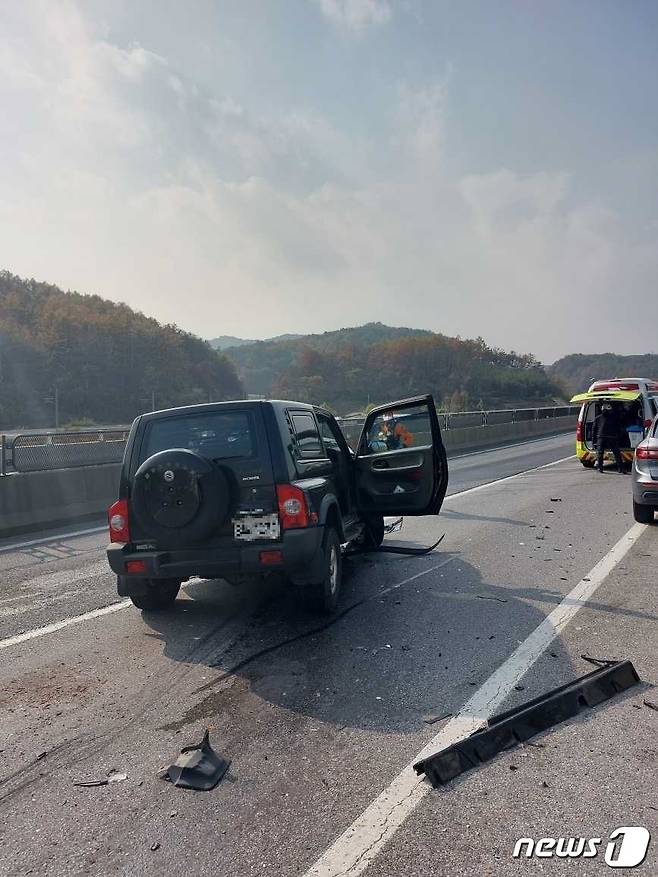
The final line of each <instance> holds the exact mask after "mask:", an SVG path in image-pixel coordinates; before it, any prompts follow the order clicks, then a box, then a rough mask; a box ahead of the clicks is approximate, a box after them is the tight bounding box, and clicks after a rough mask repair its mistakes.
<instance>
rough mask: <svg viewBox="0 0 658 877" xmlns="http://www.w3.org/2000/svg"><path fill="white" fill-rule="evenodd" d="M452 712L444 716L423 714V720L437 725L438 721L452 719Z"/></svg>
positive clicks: (427, 723) (428, 723)
mask: <svg viewBox="0 0 658 877" xmlns="http://www.w3.org/2000/svg"><path fill="white" fill-rule="evenodd" d="M451 718H452V713H444V714H443V715H442V716H434V715H427V716H423V721H424V722H425V724H426V725H435V724H436V723H437V722H442V721H443V720H444V719H451Z"/></svg>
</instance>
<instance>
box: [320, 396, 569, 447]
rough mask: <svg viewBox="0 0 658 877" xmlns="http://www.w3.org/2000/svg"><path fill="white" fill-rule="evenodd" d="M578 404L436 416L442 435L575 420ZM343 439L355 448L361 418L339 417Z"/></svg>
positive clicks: (462, 412)
mask: <svg viewBox="0 0 658 877" xmlns="http://www.w3.org/2000/svg"><path fill="white" fill-rule="evenodd" d="M579 411H580V405H556V406H552V407H543V408H505V409H494V410H491V411H455V412H452V413H448V412H440V413H439V426H440V427H441V431H442V432H449V431H450V430H451V429H477V428H486V427H487V426H495V425H497V424H504V423H521V422H527V421H538V420H542V421H543V420H551V419H555V418H557V417H569V416H573V417H574V418H576V417H577V416H578V412H579ZM336 419H337V420H338V423H339V424H340V427H341V429H342V430H343V433H344V434H345V438H346V439H347V442H348V444H349V445H350V446H351V447H356V444H357V442H358V441H359V437H360V435H361V429H362V427H363V417H338V418H336Z"/></svg>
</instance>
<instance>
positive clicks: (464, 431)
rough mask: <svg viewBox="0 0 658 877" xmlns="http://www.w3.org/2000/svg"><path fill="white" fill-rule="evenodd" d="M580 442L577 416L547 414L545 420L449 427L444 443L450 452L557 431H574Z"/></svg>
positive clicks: (492, 445) (550, 433)
mask: <svg viewBox="0 0 658 877" xmlns="http://www.w3.org/2000/svg"><path fill="white" fill-rule="evenodd" d="M571 431H573V434H574V448H575V442H576V419H575V418H574V417H573V416H572V415H569V416H568V417H547V418H546V419H544V420H522V421H520V422H519V423H497V424H494V425H493V426H468V427H459V428H458V429H446V430H444V432H443V443H444V444H445V446H446V450H447V452H448V456H450V452H451V451H468V450H478V449H481V448H491V447H495V446H496V445H500V444H505V443H506V442H514V441H523V439H527V438H533V437H535V436H542V435H557V434H559V433H564V432H567V433H568V432H571Z"/></svg>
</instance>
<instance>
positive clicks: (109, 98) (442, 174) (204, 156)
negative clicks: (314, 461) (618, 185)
mask: <svg viewBox="0 0 658 877" xmlns="http://www.w3.org/2000/svg"><path fill="white" fill-rule="evenodd" d="M343 6H345V8H346V6H347V4H340V8H343ZM365 7H368V8H369V5H368V4H365V6H362V7H361V8H362V9H363V8H365ZM57 8H58V10H59V11H58V12H57V14H56V15H54V16H53V13H52V12H51V11H50V10H51V9H52V7H50V6H46V7H44V8H43V9H42V10H41V12H38V10H37V13H38V14H37V13H35V12H34V11H33V12H32V14H30V13H28V12H25V16H24V18H23V19H21V20H20V21H18V22H17V21H16V20H15V21H14V22H13V25H12V28H11V30H10V32H11V34H12V36H11V37H6V38H5V39H4V40H0V49H1V54H0V59H4V60H0V64H2V65H3V66H2V70H3V74H4V75H3V76H2V77H0V91H1V92H2V93H3V100H6V102H7V105H8V106H10V107H11V112H10V113H9V114H8V115H7V118H8V120H9V124H10V126H11V131H12V137H11V138H10V140H7V139H5V140H4V143H3V144H0V149H2V150H3V157H4V158H3V161H2V162H0V184H1V185H2V191H3V198H2V200H1V201H0V266H3V267H7V268H9V269H10V270H14V271H16V272H17V273H20V274H23V275H28V276H36V277H39V278H41V279H45V280H49V281H51V282H55V283H59V284H61V285H63V286H64V287H72V288H78V289H80V290H82V291H89V292H97V293H100V294H102V295H107V296H109V297H111V298H113V299H115V300H125V301H128V302H129V303H130V304H131V305H133V306H135V307H137V308H139V309H141V310H144V311H145V312H147V313H152V314H153V315H155V316H157V317H158V318H159V319H163V320H165V321H173V322H177V323H179V324H181V325H182V326H184V327H186V328H190V329H192V330H194V331H197V332H199V333H200V334H203V335H205V336H213V335H218V334H237V335H246V336H248V337H253V336H267V335H274V334H278V333H281V332H286V331H323V330H325V329H330V328H336V327H338V326H341V325H349V324H356V323H359V322H365V321H366V320H383V321H387V322H392V323H397V324H405V325H410V324H411V325H416V326H424V327H430V328H434V329H437V330H439V331H443V332H446V333H448V334H461V335H462V336H471V337H474V336H477V335H483V336H484V337H485V338H487V340H489V341H490V342H491V343H495V344H500V345H503V346H508V347H515V348H517V349H522V350H529V351H533V352H536V353H537V354H539V355H540V356H542V357H545V358H547V359H550V358H552V357H553V356H556V355H559V354H560V353H564V352H570V351H574V350H579V349H585V350H588V349H589V350H594V349H599V348H600V347H602V346H603V347H609V348H615V349H621V350H624V349H625V350H633V349H635V346H636V343H637V326H636V325H630V322H629V324H628V325H626V324H623V325H622V324H620V323H619V322H618V321H617V322H616V323H615V321H614V320H613V319H611V315H612V316H613V317H614V310H615V308H617V309H620V307H621V305H620V304H619V298H618V297H619V294H620V292H619V291H620V290H624V291H632V290H641V289H646V290H651V289H652V288H653V287H652V284H653V278H654V277H655V275H656V273H657V272H658V246H656V245H657V244H658V228H653V230H650V231H648V232H647V233H646V235H645V238H644V239H642V240H639V239H638V240H629V239H627V237H626V235H625V234H624V230H623V223H622V222H621V220H620V218H619V217H618V216H617V215H616V214H615V213H614V212H613V211H611V210H610V209H609V208H607V207H606V206H605V205H602V204H597V203H578V202H577V201H576V200H575V198H574V195H573V185H572V180H571V178H570V176H569V175H568V174H566V173H563V172H544V171H538V172H535V173H526V174H519V173H516V172H515V171H513V170H511V169H496V170H492V171H489V172H486V173H478V174H468V175H464V176H462V177H461V178H459V177H457V178H455V177H453V176H451V175H450V174H448V173H447V171H446V169H445V160H444V157H443V150H444V148H445V147H444V143H445V141H446V139H447V138H446V132H445V113H444V106H445V102H446V91H447V89H448V85H447V83H446V82H445V81H443V82H442V81H437V82H435V83H425V84H424V85H423V86H422V87H420V88H411V87H408V86H407V87H401V88H400V89H399V92H398V94H397V96H396V97H395V99H394V100H393V102H392V106H391V107H390V108H389V119H388V129H387V130H385V131H383V133H382V132H380V133H378V134H377V137H376V139H374V138H373V139H372V140H369V139H368V138H367V137H366V136H365V135H359V136H357V135H355V134H354V133H353V131H351V130H349V129H346V128H341V127H339V126H337V125H336V124H334V123H332V122H331V121H330V120H329V119H328V118H326V117H325V116H324V115H323V114H322V113H321V112H320V111H319V109H311V108H309V107H308V106H304V107H290V106H288V107H283V108H282V107H279V106H273V107H272V110H271V112H266V111H264V110H261V111H260V112H255V111H254V110H253V107H251V106H249V105H248V101H246V100H245V101H243V102H242V103H241V102H239V101H237V100H236V99H235V98H233V97H232V96H231V95H229V94H224V93H222V92H221V90H218V92H217V93H215V94H206V93H204V92H203V90H202V89H200V88H198V87H197V85H196V84H195V82H194V81H193V80H191V79H190V78H189V77H186V76H185V74H184V73H183V72H182V71H181V70H176V69H172V65H171V64H170V63H169V62H168V60H167V59H166V58H164V57H161V56H160V55H159V54H157V53H154V52H151V51H149V50H148V49H147V48H146V47H143V46H140V45H128V46H118V45H115V44H112V43H111V42H110V41H109V39H108V37H107V34H105V33H104V34H96V33H95V32H93V30H92V29H91V28H90V27H89V25H88V24H87V23H86V21H85V20H84V19H83V18H82V16H81V15H80V14H79V12H78V11H77V9H76V7H74V6H71V5H69V6H65V5H62V6H58V7H57ZM30 9H32V10H34V9H36V7H33V6H32V5H30ZM361 14H364V13H361ZM16 15H18V13H16ZM370 15H371V19H370V20H371V21H373V19H372V13H370ZM53 18H55V19H56V21H53ZM353 20H354V21H357V20H361V19H358V17H357V19H353ZM655 302H656V299H655V297H654V298H653V299H651V297H650V296H646V297H645V299H644V301H643V307H644V308H645V311H646V314H645V316H646V324H647V325H655V323H656V320H657V319H658V314H657V313H656V308H657V305H656V303H655ZM623 307H626V306H625V305H624V306H623ZM585 325H587V326H589V330H588V331H587V332H586V333H584V332H583V326H585ZM605 333H607V334H605Z"/></svg>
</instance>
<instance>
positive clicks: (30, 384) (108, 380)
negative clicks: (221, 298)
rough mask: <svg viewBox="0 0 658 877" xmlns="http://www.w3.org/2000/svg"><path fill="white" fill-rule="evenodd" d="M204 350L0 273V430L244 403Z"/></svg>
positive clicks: (105, 306) (140, 317)
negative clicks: (227, 402)
mask: <svg viewBox="0 0 658 877" xmlns="http://www.w3.org/2000/svg"><path fill="white" fill-rule="evenodd" d="M243 396H244V387H243V386H242V383H241V381H240V380H239V378H238V376H237V374H236V371H235V368H234V366H233V364H232V363H231V362H230V361H229V360H228V359H227V358H226V357H225V356H224V355H223V354H221V353H219V352H217V351H215V350H213V349H212V348H211V347H210V346H209V345H208V344H207V343H206V342H205V341H202V340H201V339H200V338H197V337H195V336H194V335H191V334H190V333H189V332H184V331H183V330H182V329H179V328H178V327H177V326H175V325H161V324H160V323H158V322H157V320H154V319H152V318H150V317H146V316H144V314H141V313H138V312H136V311H134V310H132V309H131V308H129V307H128V306H127V305H125V304H116V303H114V302H110V301H107V300H106V299H103V298H101V297H100V296H97V295H81V294H79V293H77V292H64V291H62V290H61V289H59V288H58V287H56V286H52V285H50V284H47V283H39V282H37V281H35V280H23V279H21V278H20V277H17V276H15V275H13V274H11V273H9V272H8V271H2V272H0V429H5V430H6V429H11V428H16V427H19V428H23V427H43V426H53V425H54V422H55V400H57V408H58V415H59V421H60V424H61V425H64V424H67V423H72V422H73V423H76V422H77V423H80V424H85V423H99V424H111V423H117V424H119V423H128V422H130V421H131V420H132V419H133V418H134V417H135V416H136V415H137V414H139V413H141V412H143V411H148V410H151V408H152V406H153V404H155V407H156V408H169V407H174V406H177V405H187V404H194V403H199V402H208V401H220V400H225V399H235V398H242V397H243Z"/></svg>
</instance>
